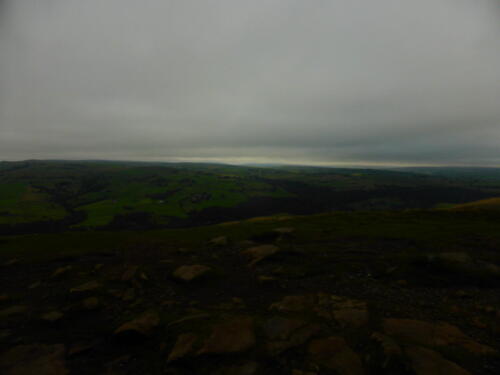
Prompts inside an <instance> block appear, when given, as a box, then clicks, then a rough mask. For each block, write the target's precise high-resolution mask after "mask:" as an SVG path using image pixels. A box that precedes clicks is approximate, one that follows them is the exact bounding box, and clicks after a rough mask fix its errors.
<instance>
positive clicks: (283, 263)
mask: <svg viewBox="0 0 500 375" xmlns="http://www.w3.org/2000/svg"><path fill="white" fill-rule="evenodd" d="M285 224H286V223H285ZM280 225H281V224H280V223H275V224H271V225H270V226H269V228H268V229H266V231H265V232H263V233H261V234H260V235H256V236H255V235H254V236H249V238H247V239H241V238H234V237H233V236H232V234H231V227H227V228H226V229H224V230H225V231H226V233H225V234H224V235H222V236H217V237H214V238H212V239H210V240H208V241H204V242H203V245H199V246H194V247H185V248H183V247H178V246H177V245H174V244H168V243H161V244H157V245H148V246H144V247H140V246H136V245H134V246H132V247H130V248H128V249H126V250H123V249H122V250H120V251H118V250H116V251H108V252H97V253H93V252H89V253H88V254H80V255H78V256H68V257H65V256H59V257H55V258H51V259H50V260H47V261H43V262H40V261H36V262H34V261H24V260H23V259H22V257H19V258H16V257H10V258H9V259H6V260H4V261H3V263H2V265H1V270H0V272H1V289H0V373H2V374H6V375H20V374H37V375H49V374H50V375H52V374H53V375H59V374H107V375H111V374H114V375H118V374H171V375H187V374H214V375H217V374H221V375H254V374H255V375H258V374H287V375H319V374H340V375H351V374H354V375H356V374H417V375H429V374H430V375H432V374H436V375H437V374H446V375H455V374H456V375H462V374H464V375H465V374H485V375H486V374H491V375H493V374H499V373H500V356H499V353H500V340H499V338H500V295H499V290H500V288H499V284H497V281H498V278H497V277H498V276H499V275H500V272H499V269H498V266H496V265H495V264H494V263H491V262H490V263H488V262H477V261H476V260H472V258H471V256H470V254H468V253H467V252H464V251H454V252H440V253H439V254H434V255H426V256H425V257H424V258H422V259H420V260H419V261H415V262H413V263H412V265H413V266H414V268H411V269H410V268H405V267H406V265H405V264H403V263H401V259H400V258H398V254H400V253H401V252H403V249H405V248H407V247H408V244H407V243H405V242H403V241H401V242H397V241H395V242H394V241H392V242H387V240H386V239H384V238H379V239H375V240H374V239H372V240H370V241H368V242H367V241H366V240H365V239H362V238H358V237H345V238H344V239H338V238H337V239H336V240H335V242H329V241H330V240H329V239H328V238H320V237H315V236H314V235H313V234H311V237H310V241H304V235H303V233H302V234H301V235H300V236H298V237H300V240H299V239H298V237H297V232H300V230H297V227H294V226H280ZM116 235H117V236H119V235H120V234H118V233H117V234H116ZM240 237H241V236H240ZM490 250H491V249H490ZM437 265H439V267H441V268H439V267H437ZM443 269H445V270H448V271H449V270H455V271H456V270H458V271H457V272H459V273H460V274H461V275H462V274H463V273H468V274H469V275H471V276H470V277H469V278H466V279H465V281H464V280H463V279H462V278H460V282H457V283H455V282H446V280H447V278H448V279H449V278H453V277H454V276H453V272H449V273H447V274H446V275H445V277H444V278H443V275H442V274H439V275H437V276H436V275H434V276H436V277H435V278H433V277H432V276H433V274H432V273H433V272H437V271H436V270H440V271H439V272H442V270H443ZM464 270H465V271H464ZM471 270H472V271H471ZM448 271H447V272H448ZM478 274H479V275H480V276H475V275H478ZM425 275H427V276H429V280H433V282H432V283H426V282H420V281H423V280H420V279H419V278H422V277H424V276H425ZM485 275H486V276H487V278H486V279H485V280H486V281H484V280H483V279H482V277H484V276H485ZM474 277H479V279H480V281H481V282H475V281H477V280H475V279H474ZM492 280H493V281H492ZM485 282H486V283H487V282H491V284H489V285H484V284H485Z"/></svg>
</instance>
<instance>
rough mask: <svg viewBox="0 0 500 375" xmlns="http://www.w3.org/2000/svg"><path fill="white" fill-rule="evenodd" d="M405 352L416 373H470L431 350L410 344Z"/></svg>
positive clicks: (428, 374)
mask: <svg viewBox="0 0 500 375" xmlns="http://www.w3.org/2000/svg"><path fill="white" fill-rule="evenodd" d="M405 352H406V354H407V356H408V357H409V359H410V362H411V365H412V368H413V370H414V371H415V374H416V375H442V374H446V375H470V373H469V372H468V371H466V370H464V369H463V368H461V367H460V366H458V365H457V364H456V363H454V362H451V361H448V360H447V359H445V358H443V356H441V354H439V353H437V352H435V351H433V350H430V349H425V348H422V347H417V346H410V347H408V348H406V350H405Z"/></svg>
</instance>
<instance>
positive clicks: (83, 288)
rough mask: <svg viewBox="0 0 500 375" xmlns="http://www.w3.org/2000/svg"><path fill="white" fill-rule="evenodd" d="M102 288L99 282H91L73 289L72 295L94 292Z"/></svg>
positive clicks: (71, 290)
mask: <svg viewBox="0 0 500 375" xmlns="http://www.w3.org/2000/svg"><path fill="white" fill-rule="evenodd" d="M100 287H101V284H99V283H98V282H97V281H89V282H87V283H84V284H82V285H79V286H77V287H74V288H71V289H70V293H85V292H91V291H93V290H96V289H99V288H100Z"/></svg>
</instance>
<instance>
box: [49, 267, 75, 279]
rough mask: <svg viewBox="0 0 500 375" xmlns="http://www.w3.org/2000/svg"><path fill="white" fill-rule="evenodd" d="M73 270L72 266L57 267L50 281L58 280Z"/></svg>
mask: <svg viewBox="0 0 500 375" xmlns="http://www.w3.org/2000/svg"><path fill="white" fill-rule="evenodd" d="M72 270H73V266H65V267H59V268H58V269H56V270H55V271H54V272H53V273H52V276H51V278H52V279H58V278H62V277H64V276H66V275H67V274H68V273H70V272H71V271H72Z"/></svg>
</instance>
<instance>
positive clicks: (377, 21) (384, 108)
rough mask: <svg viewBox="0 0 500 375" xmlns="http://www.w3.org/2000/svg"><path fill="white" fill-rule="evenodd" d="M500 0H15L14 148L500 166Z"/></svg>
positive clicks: (38, 153)
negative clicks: (499, 0)
mask: <svg viewBox="0 0 500 375" xmlns="http://www.w3.org/2000/svg"><path fill="white" fill-rule="evenodd" d="M499 4H500V3H499V2H498V1H497V0H475V1H470V0H420V1H410V0H379V1H376V2H375V1H373V2H372V1H366V0H336V1H333V0H329V1H327V0H312V1H303V0H256V1H247V0H203V1H198V0H144V1H136V0H86V1H81V0H50V1H38V0H23V1H14V0H0V12H1V13H0V159H7V160H15V159H28V158H91V159H96V158H108V159H128V160H131V159H136V160H173V159H192V160H221V161H257V162H292V163H293V162H296V163H348V164H355V163H361V164H380V163H382V164H384V163H386V164H453V165H460V164H464V165H470V164H477V165H500V147H499V140H500V5H499Z"/></svg>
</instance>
